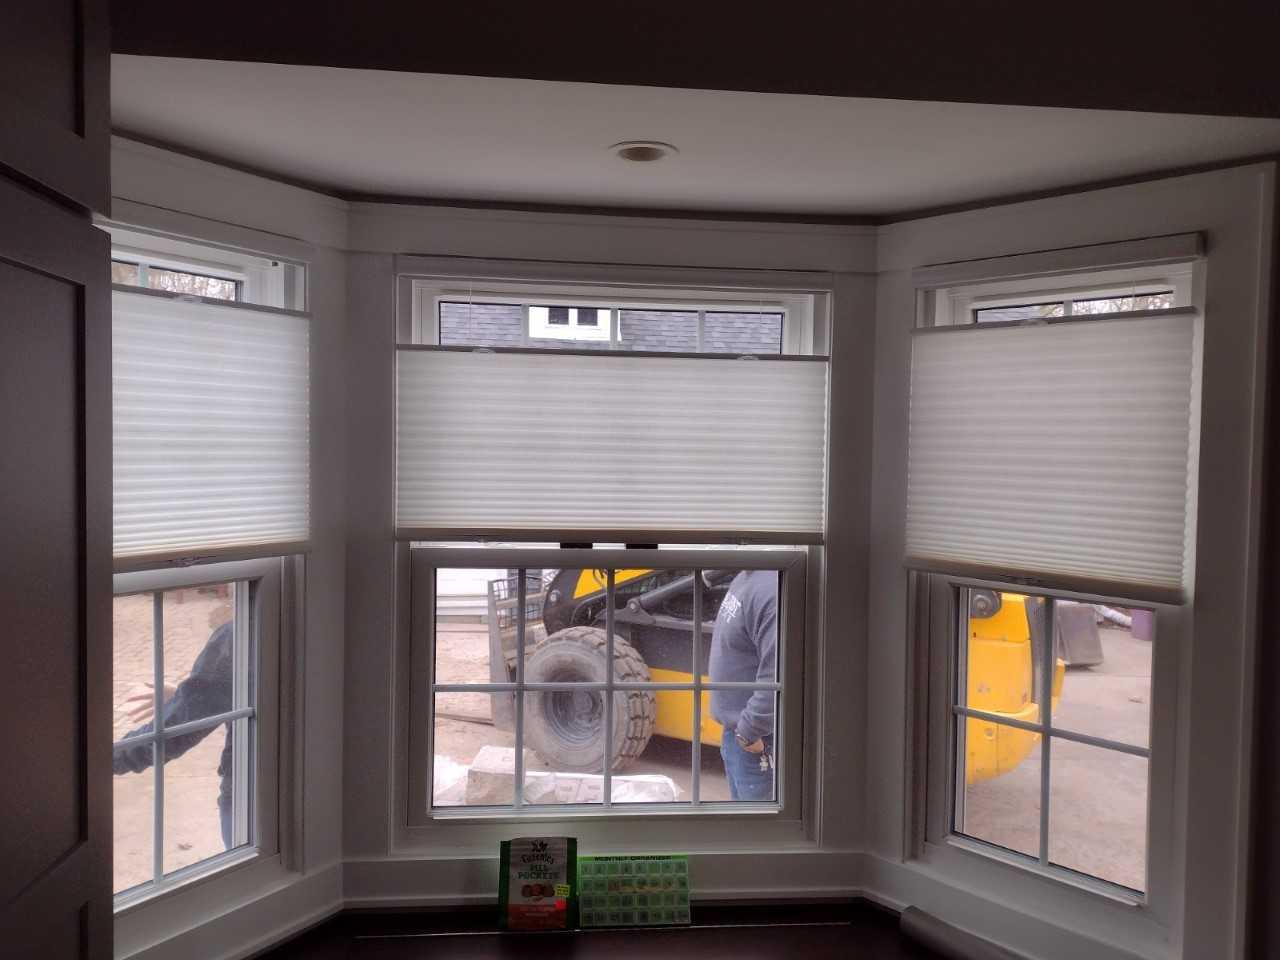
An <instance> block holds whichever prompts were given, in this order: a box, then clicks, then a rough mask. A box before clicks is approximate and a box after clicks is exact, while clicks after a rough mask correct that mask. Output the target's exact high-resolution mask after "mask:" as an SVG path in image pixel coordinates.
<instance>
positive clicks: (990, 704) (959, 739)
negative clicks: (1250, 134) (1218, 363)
mask: <svg viewBox="0 0 1280 960" xmlns="http://www.w3.org/2000/svg"><path fill="white" fill-rule="evenodd" d="M1190 276H1191V265H1190V264H1183V265H1173V266H1167V265H1166V266H1162V267H1161V268H1159V270H1158V271H1155V272H1153V271H1152V270H1149V269H1146V268H1141V269H1138V268H1135V269H1126V270H1122V271H1108V272H1102V273H1099V274H1092V275H1088V276H1084V275H1082V276H1078V277H1055V278H1051V279H1043V278H1042V279H1038V280H1019V281H1016V282H1006V283H983V284H971V285H968V286H965V287H961V286H956V287H949V288H938V289H932V290H925V291H923V292H922V294H921V298H920V302H921V308H922V309H921V314H920V316H921V320H922V321H923V322H922V324H921V325H920V326H919V327H918V328H917V329H916V330H915V331H914V335H913V341H912V357H911V394H910V415H909V439H908V453H907V461H908V466H907V494H906V552H907V564H908V566H909V567H910V568H911V569H912V570H913V571H914V573H913V577H912V582H913V586H914V589H915V590H916V594H917V598H918V599H920V600H923V603H922V605H920V606H918V607H917V611H918V614H919V619H918V627H919V633H920V636H921V638H922V639H921V643H922V644H923V648H922V649H921V650H920V651H919V656H920V657H921V658H922V661H923V662H924V663H926V664H927V665H928V670H927V671H926V673H927V676H928V678H929V679H928V681H927V685H928V688H929V689H928V692H927V698H926V699H927V716H928V721H927V722H928V730H929V733H928V740H927V742H928V749H927V754H928V772H927V776H926V777H924V781H925V782H927V784H928V786H927V794H928V795H927V798H926V801H925V806H926V809H927V815H926V821H927V822H926V823H925V824H924V826H923V828H922V829H923V836H924V839H925V841H926V842H933V843H948V844H951V845H959V846H961V847H963V848H964V849H967V850H970V851H974V852H981V853H984V854H986V855H991V856H996V857H998V858H999V859H1003V860H1005V861H1006V862H1011V863H1016V864H1018V865H1020V866H1023V867H1025V868H1027V869H1029V870H1033V871H1035V872H1038V873H1041V874H1043V875H1046V876H1051V877H1054V878H1057V879H1059V880H1063V881H1064V882H1068V883H1072V884H1075V885H1077V886H1082V887H1084V888H1086V889H1090V890H1093V891H1095V892H1101V893H1105V894H1106V895H1108V896H1111V897H1113V898H1119V899H1127V900H1130V901H1136V900H1142V899H1144V898H1145V896H1146V892H1147V890H1148V889H1149V886H1150V884H1149V881H1148V876H1149V872H1150V864H1149V851H1148V833H1149V831H1150V827H1149V822H1150V823H1167V822H1168V815H1167V810H1168V808H1167V803H1168V798H1167V797H1166V796H1163V795H1159V794H1157V793H1156V791H1155V787H1154V785H1155V784H1156V783H1167V782H1168V777H1169V775H1170V773H1169V766H1168V753H1167V752H1165V753H1161V752H1159V750H1157V749H1154V748H1153V743H1152V729H1153V713H1152V709H1153V706H1152V705H1153V702H1154V701H1155V691H1156V689H1157V687H1160V686H1161V684H1163V685H1164V686H1163V689H1165V690H1168V689H1170V686H1169V685H1170V684H1171V683H1176V672H1175V667H1174V665H1173V662H1172V658H1171V656H1170V655H1169V654H1170V652H1171V647H1172V645H1171V644H1165V643H1163V642H1162V643H1161V644H1160V646H1157V645H1156V642H1155V641H1156V636H1157V631H1156V622H1157V619H1159V620H1160V621H1161V623H1163V624H1165V625H1168V624H1170V623H1175V622H1178V621H1179V619H1180V618H1181V617H1182V616H1183V608H1184V607H1185V606H1186V605H1187V603H1188V597H1187V592H1186V583H1187V580H1188V576H1189V572H1188V561H1189V558H1191V557H1193V556H1194V526H1193V523H1192V516H1193V509H1192V506H1193V504H1194V502H1195V490H1194V477H1195V476H1196V472H1197V471H1196V457H1197V448H1198V445H1197V439H1196V438H1197V435H1198V426H1199V425H1198V422H1197V413H1198V396H1197V390H1198V382H1199V381H1198V372H1197V371H1198V365H1199V343H1200V339H1201V336H1202V331H1201V317H1200V315H1199V312H1198V310H1197V309H1195V308H1194V307H1193V306H1191V303H1190V287H1189V278H1190ZM1161 633H1163V631H1161ZM1165 709H1166V710H1167V709H1168V708H1167V705H1166V708H1165ZM1164 716H1165V719H1167V720H1171V718H1170V715H1169V714H1168V713H1166V714H1165V715H1164ZM1170 726H1172V724H1171V723H1170Z"/></svg>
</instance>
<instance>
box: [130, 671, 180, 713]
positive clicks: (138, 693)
mask: <svg viewBox="0 0 1280 960" xmlns="http://www.w3.org/2000/svg"><path fill="white" fill-rule="evenodd" d="M140 686H141V689H136V688H135V692H134V693H132V694H130V695H129V696H128V697H126V698H125V700H124V703H123V704H121V706H122V708H123V709H124V712H125V716H127V717H128V718H129V721H130V722H131V723H135V724H138V723H146V722H147V721H148V720H150V719H151V717H152V715H153V714H154V713H155V705H156V695H155V686H154V685H153V684H150V683H144V684H141V685H140ZM177 690H178V688H177V686H176V685H175V684H172V683H169V682H168V681H167V680H166V681H165V685H164V702H165V703H168V702H169V700H171V699H172V698H173V695H174V693H176V692H177Z"/></svg>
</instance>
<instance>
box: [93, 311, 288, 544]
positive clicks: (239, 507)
mask: <svg viewBox="0 0 1280 960" xmlns="http://www.w3.org/2000/svg"><path fill="white" fill-rule="evenodd" d="M307 355H308V328H307V320H306V319H305V318H303V317H299V316H295V315H291V314H283V313H278V312H274V311H268V310H257V309H254V308H252V307H245V306H235V307H230V306H217V305H213V304H209V303H203V302H196V301H183V300H176V299H168V298H162V297H155V296H152V295H148V294H143V293H125V292H121V291H116V292H114V293H113V294H112V349H111V381H112V427H113V430H114V435H113V443H112V446H113V454H114V464H113V469H112V473H113V478H114V488H115V489H114V502H115V520H114V540H115V555H116V557H117V558H122V557H138V556H152V555H161V556H187V555H197V554H199V553H200V551H203V550H210V549H215V550H223V549H227V548H238V547H257V546H259V545H270V544H282V543H297V542H300V541H305V540H306V539H307V537H308V528H309V483H308V460H309V441H308V416H309V415H308V356H307Z"/></svg>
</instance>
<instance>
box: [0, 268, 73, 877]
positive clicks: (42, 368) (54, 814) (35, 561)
mask: <svg viewBox="0 0 1280 960" xmlns="http://www.w3.org/2000/svg"><path fill="white" fill-rule="evenodd" d="M79 299H80V297H79V291H78V289H77V288H76V285H75V284H72V283H69V282H67V281H66V280H63V279H60V278H56V277H50V276H47V275H45V274H42V273H37V272H36V271H34V270H30V269H24V268H22V267H18V266H14V265H11V264H7V263H4V262H3V261H0V317H3V318H4V320H3V321H2V322H0V450H4V451H9V452H15V451H22V454H21V468H19V469H14V468H13V467H14V466H15V465H14V464H12V462H11V464H10V468H9V469H6V470H5V484H4V488H3V492H2V493H0V496H2V497H3V498H4V503H5V507H6V508H5V511H4V513H5V526H6V537H7V539H8V544H7V545H6V549H5V550H4V551H2V552H0V597H4V598H6V603H5V605H4V609H5V613H6V615H5V633H6V641H7V643H8V644H9V645H10V646H11V648H12V649H11V654H10V656H9V657H8V664H7V668H6V669H5V671H4V672H3V674H0V704H2V706H0V716H3V717H4V719H3V721H0V723H2V726H3V729H4V734H3V736H4V738H5V739H6V740H10V739H11V741H12V742H11V743H10V744H9V749H8V750H7V751H6V754H7V756H8V758H9V762H10V763H12V764H13V766H14V768H15V769H18V770H22V771H23V779H24V784H25V786H24V789H23V790H21V791H6V792H5V793H4V794H2V795H0V823H22V824H26V825H28V826H29V827H30V828H31V829H26V830H23V831H21V832H19V833H17V834H15V836H14V840H15V843H14V846H13V849H12V850H11V851H10V858H9V861H8V862H9V865H10V866H11V867H12V868H14V869H13V870H12V872H9V871H6V872H5V874H4V875H3V876H2V877H0V902H3V901H7V900H8V899H9V898H10V897H12V896H13V895H15V894H16V893H17V892H18V890H17V889H16V888H15V884H16V883H18V882H20V878H23V877H31V876H37V875H39V874H40V873H43V872H44V871H45V870H47V869H48V868H49V867H50V866H52V864H53V863H54V862H55V861H56V860H59V859H61V858H62V857H64V856H66V855H67V854H69V853H71V852H72V851H73V849H74V848H75V846H76V845H77V844H79V843H81V842H82V841H83V840H84V823H83V822H84V775H83V771H82V770H81V764H80V754H81V753H82V750H81V742H80V734H81V731H80V729H79V717H78V716H77V713H78V711H72V710H68V709H66V706H67V704H76V703H78V702H79V696H80V674H81V669H82V666H83V662H84V661H83V655H82V650H81V642H82V639H83V635H84V632H83V630H82V629H81V625H80V613H81V611H80V605H79V603H78V602H77V601H78V598H79V597H80V596H81V594H83V584H82V582H81V577H82V572H83V569H84V552H83V548H82V545H81V542H80V528H81V524H82V517H81V511H82V498H81V491H80V477H81V474H82V473H83V470H82V467H81V462H80V461H81V454H80V437H79V430H78V429H75V428H76V427H77V425H78V424H79V422H80V405H81V401H80V377H79V370H78V367H79V361H80V310H79ZM19 601H20V602H19ZM50 743H59V744H69V745H71V746H72V747H73V749H72V750H66V749H49V744H50Z"/></svg>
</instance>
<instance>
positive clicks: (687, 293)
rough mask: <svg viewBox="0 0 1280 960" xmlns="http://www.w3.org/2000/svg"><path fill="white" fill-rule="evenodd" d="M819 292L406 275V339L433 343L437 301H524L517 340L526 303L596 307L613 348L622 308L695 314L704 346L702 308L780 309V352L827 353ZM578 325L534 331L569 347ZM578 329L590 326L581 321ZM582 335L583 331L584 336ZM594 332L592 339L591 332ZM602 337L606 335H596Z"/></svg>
mask: <svg viewBox="0 0 1280 960" xmlns="http://www.w3.org/2000/svg"><path fill="white" fill-rule="evenodd" d="M819 299H821V300H823V301H825V295H823V294H795V293H784V292H773V291H765V290H761V291H759V292H756V291H744V290H715V289H708V288H704V289H669V288H663V289H653V288H647V287H636V286H623V285H618V286H612V285H607V284H591V285H583V284H573V283H568V284H566V283H541V282H507V281H491V280H475V281H466V280H459V279H458V278H446V277H441V278H428V277H417V278H413V279H412V288H411V332H410V340H409V342H411V343H420V344H439V342H440V325H439V315H440V314H439V310H440V303H441V302H443V301H447V302H451V303H457V302H461V303H467V302H472V303H505V304H511V305H514V306H520V307H523V308H524V329H523V341H522V342H523V343H527V342H528V340H529V338H530V337H531V336H532V335H533V334H532V333H531V330H530V320H529V307H530V306H542V305H547V304H550V305H555V306H569V307H579V306H581V307H595V308H597V309H598V310H600V311H601V314H598V316H600V326H601V327H607V329H608V333H609V336H608V340H609V343H610V345H611V346H610V349H619V340H618V337H619V331H618V315H619V312H620V311H622V310H678V311H681V312H686V313H693V312H696V313H697V314H698V337H697V344H698V348H697V350H694V351H691V353H701V352H702V342H703V333H702V330H703V324H704V321H705V319H706V314H708V313H781V314H782V344H781V346H782V350H781V353H782V354H783V355H794V354H800V355H810V354H817V355H824V354H826V353H827V347H826V342H825V336H824V335H823V331H822V324H821V322H820V321H819V322H817V323H815V317H818V316H819V315H820V314H821V313H822V312H823V311H824V310H825V306H826V304H825V302H821V303H819V302H818V301H819ZM577 329H578V327H577V326H576V325H575V321H574V318H571V319H570V324H569V326H562V327H560V328H559V329H558V330H556V331H553V332H550V333H543V332H538V333H537V334H536V336H537V337H539V338H543V337H546V338H548V339H564V340H565V341H566V344H565V346H566V347H568V348H571V347H572V345H573V341H574V340H576V339H580V338H578V337H575V336H574V331H576V330H577ZM584 329H588V330H591V329H596V328H592V327H587V328H584ZM582 339H585V338H582ZM593 339H594V338H593ZM600 339H601V340H603V339H604V338H600Z"/></svg>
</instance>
